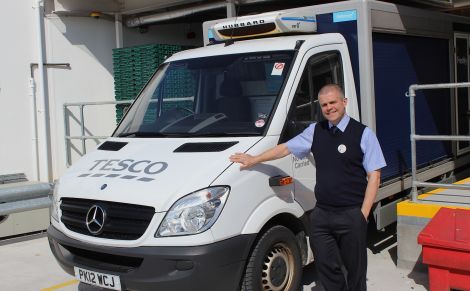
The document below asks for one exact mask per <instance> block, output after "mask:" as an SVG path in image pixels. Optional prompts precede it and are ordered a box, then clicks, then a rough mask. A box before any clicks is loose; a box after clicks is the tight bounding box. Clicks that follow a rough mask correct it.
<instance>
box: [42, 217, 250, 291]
mask: <svg viewBox="0 0 470 291" xmlns="http://www.w3.org/2000/svg"><path fill="white" fill-rule="evenodd" d="M47 235H48V239H49V245H50V247H51V250H52V252H53V254H54V256H55V258H56V259H57V261H58V262H59V264H60V266H61V267H62V268H63V269H64V270H65V271H66V272H67V273H69V274H71V275H72V276H74V266H75V267H80V268H83V269H87V270H91V271H95V272H100V273H106V274H112V275H116V276H119V278H120V281H121V286H122V289H123V290H139V291H140V290H171V291H177V290H196V291H197V290H201V291H202V290H204V291H210V290H214V291H220V290H237V289H238V288H239V285H240V281H241V277H242V275H243V270H244V267H245V263H246V259H247V257H248V255H249V252H250V248H251V245H252V244H253V241H254V240H255V238H256V234H251V235H239V236H236V237H233V238H230V239H227V240H224V241H220V242H216V243H213V244H209V245H203V246H185V247H135V248H124V247H104V246H100V245H93V244H89V243H84V242H81V241H78V240H75V239H72V238H69V237H68V236H66V235H64V234H63V233H61V232H60V231H58V230H57V229H56V228H55V227H53V226H52V225H51V226H49V228H48V230H47ZM181 239H188V240H190V239H191V237H190V236H188V237H181Z"/></svg>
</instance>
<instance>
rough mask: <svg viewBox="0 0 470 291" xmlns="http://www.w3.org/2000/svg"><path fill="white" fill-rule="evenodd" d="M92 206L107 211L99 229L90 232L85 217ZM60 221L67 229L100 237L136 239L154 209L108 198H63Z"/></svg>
mask: <svg viewBox="0 0 470 291" xmlns="http://www.w3.org/2000/svg"><path fill="white" fill-rule="evenodd" d="M93 205H98V206H100V207H101V208H102V209H103V210H104V211H105V212H106V219H105V221H104V225H103V229H102V231H101V232H100V233H99V234H97V235H93V234H92V233H91V232H90V231H89V230H88V228H87V226H86V216H87V213H88V211H89V210H90V208H91V207H92V206H93ZM60 209H61V211H62V216H61V221H62V222H63V223H64V225H65V227H67V228H68V229H69V230H71V231H74V232H78V233H81V234H85V235H92V236H95V237H100V238H108V239H119V240H135V239H138V238H139V237H141V236H142V234H144V232H145V230H146V229H147V227H148V225H149V224H150V221H151V220H152V217H153V215H154V213H155V209H154V208H153V207H149V206H142V205H133V204H125V203H117V202H109V201H100V200H90V199H76V198H62V203H61V205H60Z"/></svg>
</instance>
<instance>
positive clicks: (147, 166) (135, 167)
mask: <svg viewBox="0 0 470 291" xmlns="http://www.w3.org/2000/svg"><path fill="white" fill-rule="evenodd" d="M167 168H168V163H166V162H154V161H150V160H138V161H136V160H133V159H123V160H118V159H109V160H108V159H103V160H95V161H94V162H93V164H92V166H91V167H90V169H89V171H90V172H91V173H83V174H80V175H79V177H81V178H85V177H92V178H98V177H105V178H120V179H126V180H133V179H134V180H137V181H141V182H150V181H153V180H155V179H154V178H151V177H149V176H153V175H157V174H160V173H161V172H163V171H165V170H166V169H167ZM103 172H104V173H103ZM142 174H145V176H141V175H142Z"/></svg>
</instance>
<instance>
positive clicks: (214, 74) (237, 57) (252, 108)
mask: <svg viewBox="0 0 470 291" xmlns="http://www.w3.org/2000/svg"><path fill="white" fill-rule="evenodd" d="M293 56H294V52H293V51H276V52H260V53H249V54H232V55H222V56H211V57H204V58H194V59H186V60H179V61H175V62H170V63H166V64H164V65H162V66H161V67H160V68H159V69H158V71H157V72H156V73H155V75H154V76H153V77H152V79H151V80H150V82H149V83H148V84H147V86H146V88H144V90H143V91H142V93H141V95H140V96H139V97H138V98H137V100H136V101H135V102H134V104H133V105H132V106H131V108H130V109H129V110H128V112H127V114H126V115H125V117H124V119H123V120H122V122H121V123H120V124H119V127H118V128H117V129H116V131H115V132H114V136H117V137H161V136H162V137H165V136H249V135H262V134H263V133H264V132H265V129H266V127H267V124H268V122H269V120H270V118H271V115H272V114H273V113H274V106H275V104H277V102H276V101H277V99H278V96H279V95H280V91H281V87H282V85H283V83H284V80H285V78H286V76H287V73H288V71H289V68H290V65H291V63H292V58H293Z"/></svg>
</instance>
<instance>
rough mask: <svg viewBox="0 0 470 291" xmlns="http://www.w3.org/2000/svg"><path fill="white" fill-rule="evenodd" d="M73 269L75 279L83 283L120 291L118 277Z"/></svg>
mask: <svg viewBox="0 0 470 291" xmlns="http://www.w3.org/2000/svg"><path fill="white" fill-rule="evenodd" d="M73 269H74V271H75V278H77V279H78V280H80V281H81V282H83V283H86V284H90V285H95V286H99V287H104V288H108V289H113V290H121V281H120V280H119V276H115V275H110V274H103V273H98V272H94V271H90V270H85V269H82V268H78V267H73Z"/></svg>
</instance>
